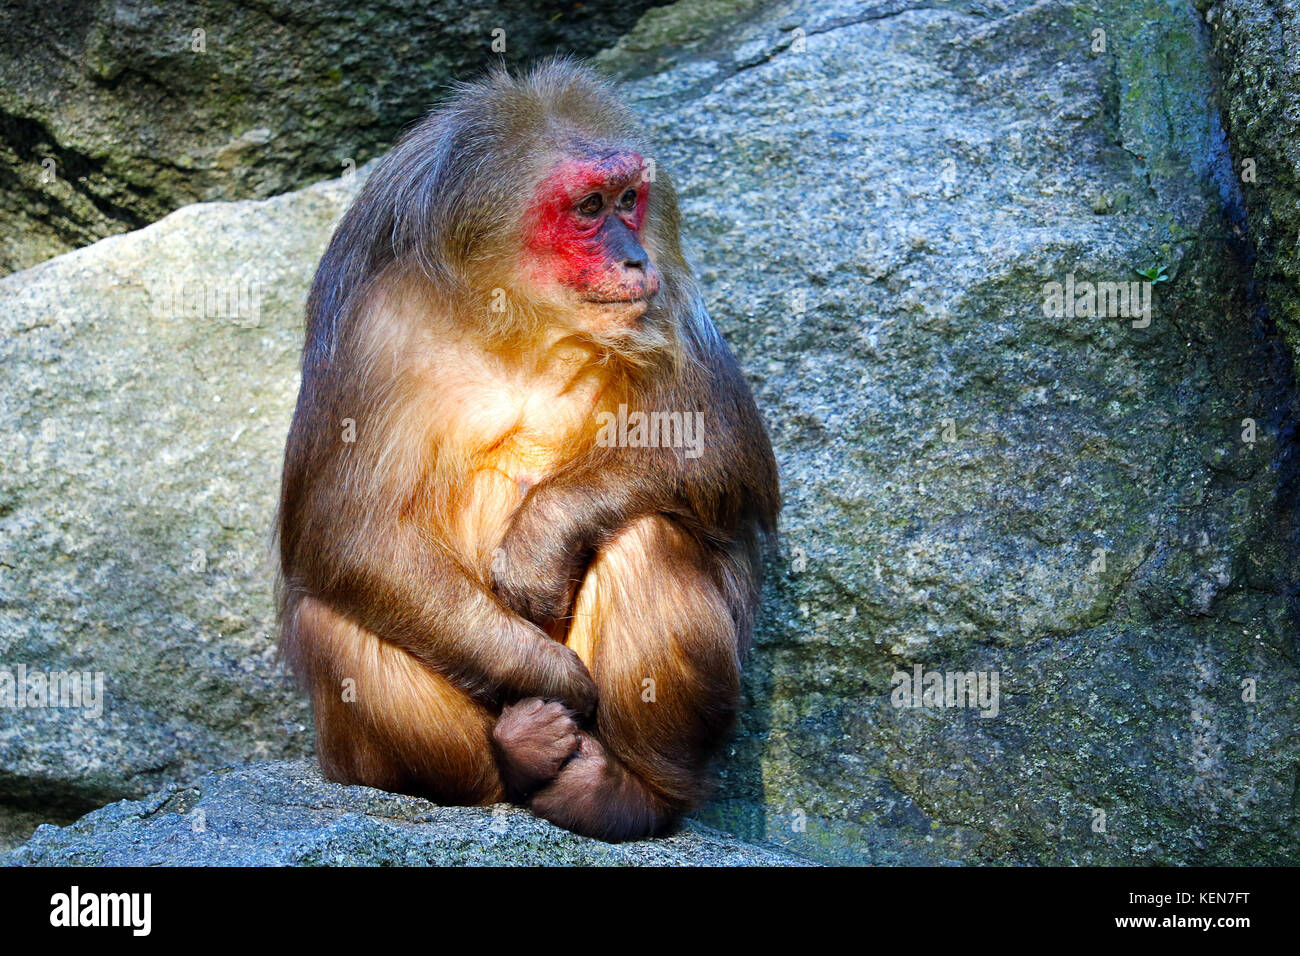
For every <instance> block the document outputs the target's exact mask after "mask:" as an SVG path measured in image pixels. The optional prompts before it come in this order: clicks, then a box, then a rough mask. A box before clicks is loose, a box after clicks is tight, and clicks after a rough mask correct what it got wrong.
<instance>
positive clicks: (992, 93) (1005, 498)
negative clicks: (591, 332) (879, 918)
mask: <svg viewBox="0 0 1300 956" xmlns="http://www.w3.org/2000/svg"><path fill="white" fill-rule="evenodd" d="M913 7H914V8H913ZM1099 30H1100V31H1103V34H1102V35H1101V37H1100V38H1099V36H1098V33H1097V31H1099ZM1099 39H1100V40H1101V41H1102V42H1101V43H1100V44H1099ZM1211 57H1212V53H1211V48H1210V39H1209V32H1208V30H1207V28H1206V26H1205V24H1204V23H1203V22H1202V21H1201V20H1200V18H1199V17H1198V16H1197V15H1196V13H1195V12H1194V11H1193V10H1192V9H1191V8H1189V7H1187V6H1185V5H1183V4H1181V3H1174V2H1170V3H1164V2H1145V3H1138V4H1131V3H1126V2H1121V0H1115V2H1101V3H1070V2H1039V3H1028V2H1005V3H1001V2H995V3H970V2H961V3H953V4H943V3H939V4H935V3H919V2H918V3H916V4H914V5H910V6H909V5H908V4H905V3H855V2H850V0H835V2H830V3H816V4H813V3H809V4H802V3H798V2H787V3H777V4H771V3H765V4H755V5H745V4H735V3H718V4H712V3H704V4H694V3H689V2H686V3H681V4H678V5H677V6H674V7H670V8H665V9H659V10H653V11H651V12H650V13H649V14H648V15H647V16H646V17H645V19H644V20H643V22H642V24H641V25H640V27H638V29H637V30H636V31H634V32H633V33H632V34H631V35H630V36H628V37H626V38H625V39H624V40H623V41H621V42H620V44H619V45H618V46H617V47H616V48H615V49H614V50H613V51H612V52H611V53H610V54H608V55H607V56H604V57H602V59H601V62H602V63H603V64H604V65H606V66H607V67H608V68H609V69H611V70H614V71H616V72H618V73H621V74H622V75H624V76H627V77H630V78H631V82H630V84H629V95H630V96H631V98H632V100H633V102H634V103H635V105H636V106H637V107H638V109H639V110H640V111H641V112H642V113H643V114H644V115H645V117H646V119H647V121H648V122H649V123H650V124H651V127H652V131H653V133H654V135H655V136H656V138H657V139H658V141H659V143H660V144H661V152H660V155H659V156H658V157H657V159H658V161H659V165H660V167H661V168H662V169H664V170H666V171H667V172H668V173H670V174H671V175H672V176H673V177H674V178H675V180H676V182H677V185H678V187H679V189H680V191H681V195H682V201H683V207H684V229H685V239H686V242H687V253H688V256H690V257H691V258H692V260H693V261H694V262H695V263H696V265H697V268H698V271H699V273H700V276H701V279H702V284H703V286H704V288H705V290H706V295H707V296H708V300H709V305H710V308H711V310H712V312H713V315H714V317H715V319H716V320H717V321H718V323H719V325H720V327H721V328H722V330H723V332H724V334H725V335H726V336H727V338H728V339H729V341H730V342H731V343H732V345H733V347H734V348H735V350H736V351H737V353H738V354H739V356H740V359H741V362H742V364H743V365H744V366H745V367H746V369H747V370H748V371H749V373H750V376H751V379H752V381H753V384H754V387H755V391H756V394H757V397H758V401H759V405H760V407H761V408H762V410H763V412H764V414H765V416H766V418H767V421H768V424H769V427H770V429H771V432H772V435H773V439H774V443H775V445H776V448H777V453H778V457H779V460H780V465H781V469H782V474H783V482H784V492H785V497H786V509H785V512H784V516H783V522H784V524H783V532H784V537H783V545H782V552H781V555H780V556H779V558H778V559H777V560H775V561H774V563H773V567H772V573H771V581H770V586H769V588H768V593H767V599H766V604H765V609H764V613H763V617H762V624H761V628H760V632H759V634H758V635H757V640H756V646H755V651H754V654H753V656H752V657H751V660H750V663H749V670H748V676H747V684H746V694H747V702H746V708H747V709H746V714H745V717H744V721H743V724H742V727H741V735H740V737H739V738H738V740H737V742H736V744H735V746H734V747H733V748H732V752H731V754H730V756H729V757H728V759H727V762H726V766H725V771H724V781H723V789H722V791H721V793H720V795H719V799H718V800H717V801H716V803H715V804H714V805H713V807H712V808H711V809H710V811H709V812H708V813H707V814H705V815H704V817H703V819H705V820H706V821H707V822H711V823H714V824H717V825H719V826H721V827H722V828H724V829H728V830H730V831H732V832H736V833H739V834H741V835H742V836H746V837H750V838H754V837H763V838H766V839H767V840H769V841H773V842H779V843H782V844H786V845H789V846H790V847H792V848H794V849H796V850H798V851H799V852H801V853H804V854H807V855H812V856H816V857H817V858H819V859H826V860H836V861H840V860H843V861H856V862H866V861H871V862H881V863H889V862H910V863H944V862H953V861H965V862H978V861H998V862H1070V863H1254V862H1287V861H1294V859H1295V858H1296V854H1297V852H1300V811H1298V808H1297V802H1296V793H1297V791H1298V790H1300V736H1298V735H1297V731H1296V728H1297V727H1298V726H1300V699H1298V697H1297V695H1298V694H1300V681H1298V680H1297V678H1298V677H1300V674H1298V673H1297V666H1296V655H1297V643H1296V634H1297V626H1296V617H1295V610H1296V609H1295V607H1294V600H1295V596H1294V593H1289V589H1291V588H1293V586H1294V584H1293V583H1294V581H1295V580H1296V577H1297V570H1298V568H1300V555H1298V554H1297V543H1296V542H1297V540H1298V537H1297V527H1296V512H1295V509H1296V504H1297V502H1296V495H1297V488H1298V485H1297V480H1296V479H1297V474H1296V461H1295V458H1294V442H1295V433H1294V427H1295V414H1296V409H1295V406H1294V404H1293V403H1294V398H1293V395H1294V381H1293V379H1292V370H1291V359H1290V355H1289V352H1288V350H1287V349H1286V348H1285V345H1284V342H1283V339H1282V337H1281V335H1280V334H1279V332H1278V330H1277V328H1276V327H1275V326H1274V324H1273V322H1272V321H1271V319H1270V318H1269V316H1268V315H1267V314H1265V310H1264V309H1263V308H1262V304H1261V302H1260V301H1259V300H1258V299H1256V298H1255V297H1254V296H1253V295H1252V286H1251V281H1250V280H1251V271H1250V270H1251V264H1250V261H1249V245H1248V243H1247V242H1244V241H1243V240H1242V238H1241V237H1242V236H1245V237H1246V238H1247V239H1249V228H1250V224H1249V222H1248V221H1246V220H1244V219H1243V218H1242V217H1241V212H1240V210H1241V208H1242V199H1241V192H1240V188H1239V184H1238V182H1237V179H1236V177H1235V176H1234V169H1233V164H1232V161H1231V160H1230V159H1229V156H1228V152H1227V141H1226V139H1225V135H1224V132H1223V129H1222V125H1221V123H1220V120H1219V117H1218V115H1217V114H1216V112H1215V110H1214V106H1213V104H1214V102H1215V100H1214V96H1213V86H1212V73H1211V67H1210V63H1211ZM353 185H354V183H352V182H341V183H331V184H323V185H321V186H319V187H315V188H313V189H310V190H307V191H305V192H303V193H299V194H295V195H292V196H287V197H283V198H282V199H277V200H274V201H271V202H267V203H244V204H233V205H213V206H201V207H194V208H190V209H186V210H182V211H181V212H180V213H178V214H176V215H174V216H172V217H169V218H168V219H166V220H164V221H163V222H161V223H159V224H157V225H156V226H153V227H150V228H148V229H145V230H142V231H141V232H139V233H135V234H132V235H130V236H124V237H120V238H116V239H113V240H108V241H106V242H103V243H100V244H97V245H96V246H93V247H90V248H88V249H85V250H82V251H80V252H78V253H74V254H73V255H70V256H64V257H61V258H59V259H56V260H54V261H52V262H50V263H47V264H45V265H43V266H41V267H38V268H35V269H31V270H28V271H26V272H24V273H20V274H18V275H14V276H11V277H9V278H7V279H5V280H0V296H2V297H3V300H4V306H3V309H0V367H2V368H3V369H4V376H5V381H6V389H5V390H4V392H3V395H2V396H0V401H2V402H3V406H2V408H0V410H3V412H4V413H5V420H6V421H7V422H9V423H10V424H9V428H8V430H7V431H6V433H5V440H6V441H7V442H9V443H10V447H8V448H6V455H5V460H6V463H7V464H6V467H5V469H4V471H3V472H0V602H2V603H0V610H2V611H3V616H2V617H0V663H3V664H6V665H9V666H12V665H13V664H14V663H16V662H20V661H21V662H26V663H27V664H28V665H29V666H43V667H47V668H73V667H76V668H81V669H96V668H97V669H102V670H104V671H106V672H107V681H108V707H107V709H106V712H105V717H104V718H103V719H102V720H101V721H99V722H95V723H90V722H86V721H85V720H84V718H83V717H80V716H78V715H77V714H75V713H68V712H56V711H47V712H35V711H27V712H13V711H6V710H3V709H0V801H3V802H4V803H7V804H9V805H12V806H16V807H20V808H30V807H32V806H47V805H49V803H50V802H51V801H53V800H55V799H56V798H66V801H67V802H68V804H69V805H70V806H72V808H73V809H77V810H80V809H85V807H86V805H87V804H88V803H89V802H92V801H93V800H94V799H101V800H102V799H109V798H111V797H118V796H138V795H139V794H140V793H143V792H145V791H146V790H147V789H156V788H157V786H159V785H161V784H162V783H163V782H164V781H166V780H169V779H177V780H185V779H192V778H193V774H194V773H195V772H196V770H197V769H198V768H199V767H201V766H203V765H205V764H208V765H214V764H219V763H226V762H229V761H232V760H236V759H250V758H265V757H276V756H280V755H289V754H293V753H302V752H305V750H306V747H307V745H308V734H307V733H306V725H307V722H308V718H307V715H306V713H305V711H304V709H303V707H302V705H301V704H300V703H299V702H298V701H297V699H296V697H295V695H293V694H292V692H291V691H290V690H289V688H288V687H287V686H286V685H285V684H284V683H283V682H282V681H281V680H280V679H278V678H277V677H276V676H275V671H274V668H273V665H272V659H271V658H272V651H271V641H270V639H269V627H270V611H269V593H270V587H269V580H270V574H269V570H268V569H267V568H266V567H265V563H264V556H265V553H266V550H265V541H266V535H267V529H268V528H269V526H270V519H271V514H272V510H273V502H274V487H275V479H276V472H277V469H278V465H279V455H280V448H281V442H282V440H283V433H284V429H285V427H286V426H287V423H288V418H289V412H290V403H291V400H292V396H293V393H294V389H295V385H296V379H295V377H294V371H293V369H294V358H295V355H296V350H297V346H298V336H299V335H300V331H299V329H300V325H299V323H300V317H299V309H300V307H301V302H302V299H303V297H304V295H305V291H306V286H307V281H308V278H309V276H310V273H311V269H312V267H313V265H314V261H315V256H316V255H317V254H318V252H319V250H320V248H321V247H322V245H323V243H324V241H325V239H326V233H327V231H328V223H329V221H330V219H331V218H332V217H333V216H334V215H336V214H337V212H338V211H339V210H340V209H341V208H342V206H343V204H344V202H345V201H346V198H347V195H348V194H349V192H350V190H351V189H352V188H353ZM1137 270H1143V271H1144V272H1145V273H1146V274H1148V275H1149V276H1151V277H1152V278H1153V279H1161V278H1162V277H1163V281H1157V282H1153V283H1152V286H1151V288H1150V293H1151V297H1152V298H1151V303H1152V304H1151V311H1150V315H1149V322H1148V321H1147V319H1146V318H1144V317H1143V316H1140V315H1137V316H1135V315H1115V314H1111V315H1101V316H1097V315H1087V314H1083V310H1081V309H1076V310H1075V312H1074V313H1073V314H1070V313H1065V314H1049V312H1050V309H1045V304H1050V303H1049V302H1048V296H1049V290H1050V287H1049V283H1053V282H1059V283H1065V282H1067V280H1068V277H1069V276H1070V275H1073V276H1074V277H1075V280H1076V281H1077V282H1079V283H1082V282H1116V283H1118V282H1129V281H1144V280H1143V276H1142V275H1141V274H1139V272H1138V271H1137ZM164 278H167V279H172V278H176V279H179V280H180V281H181V283H182V285H184V284H186V283H188V284H190V285H191V286H193V287H194V288H196V289H198V290H199V291H207V290H210V289H214V288H215V289H217V290H221V289H224V288H225V287H226V286H225V285H223V283H226V282H228V281H230V280H232V279H234V278H238V279H240V280H241V281H247V282H249V283H252V284H254V285H255V286H256V287H257V288H258V289H260V290H261V297H260V299H259V300H258V301H260V303H261V308H260V315H259V318H258V319H257V321H256V323H250V322H249V321H248V320H247V319H245V320H243V321H234V320H231V319H230V318H228V317H226V316H224V315H223V314H220V310H217V311H215V312H214V311H213V310H212V309H210V308H205V309H200V310H198V314H192V315H189V316H180V317H176V316H172V317H168V315H167V314H166V312H167V310H166V309H165V308H164V309H162V310H161V311H162V313H163V314H158V310H152V311H151V303H152V302H153V297H151V295H150V294H149V292H148V290H150V289H152V288H154V285H155V283H157V282H158V280H160V279H164ZM218 304H219V303H218ZM10 383H12V384H10ZM9 462H13V463H14V464H13V466H12V467H11V466H10V465H9V464H8V463H9ZM916 665H921V666H922V668H923V669H924V670H926V671H930V670H936V671H941V672H945V673H949V674H951V673H955V672H983V673H986V674H988V675H991V674H994V673H995V674H996V675H997V676H998V678H999V686H1000V698H999V703H998V709H997V714H996V716H989V717H983V716H981V711H980V710H979V709H978V708H961V709H940V708H910V707H909V708H898V707H895V706H892V703H891V689H892V686H893V677H894V675H895V673H897V672H904V673H910V672H911V671H912V669H913V667H914V666H916ZM985 712H988V709H987V708H986V709H985ZM79 721H81V722H79ZM47 832H48V831H42V833H47Z"/></svg>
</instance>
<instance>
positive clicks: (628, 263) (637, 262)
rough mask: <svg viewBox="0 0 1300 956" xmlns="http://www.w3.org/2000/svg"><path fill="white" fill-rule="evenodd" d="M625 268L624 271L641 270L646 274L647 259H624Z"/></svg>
mask: <svg viewBox="0 0 1300 956" xmlns="http://www.w3.org/2000/svg"><path fill="white" fill-rule="evenodd" d="M623 268H624V269H640V270H641V271H642V272H644V271H645V259H644V258H641V259H624V260H623Z"/></svg>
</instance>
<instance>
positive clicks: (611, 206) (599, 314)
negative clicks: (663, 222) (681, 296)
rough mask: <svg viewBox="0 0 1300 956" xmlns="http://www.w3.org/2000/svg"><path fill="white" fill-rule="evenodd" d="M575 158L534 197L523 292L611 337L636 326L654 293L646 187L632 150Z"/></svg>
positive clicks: (526, 222)
mask: <svg viewBox="0 0 1300 956" xmlns="http://www.w3.org/2000/svg"><path fill="white" fill-rule="evenodd" d="M573 152H574V153H576V155H568V156H566V157H565V158H563V159H562V160H561V161H559V162H557V163H555V164H554V165H553V166H552V167H551V168H550V170H549V171H548V172H547V173H546V174H545V176H544V177H543V178H542V180H541V182H540V183H539V184H538V186H537V187H536V188H535V189H534V191H533V193H532V198H531V201H530V205H529V208H528V210H527V213H526V215H525V216H524V219H523V243H522V247H523V253H522V257H521V262H520V266H521V269H520V274H521V277H522V278H523V283H522V285H523V287H524V288H525V289H526V290H527V291H528V293H529V294H530V295H531V296H533V297H535V298H543V299H548V300H551V301H553V302H556V303H558V304H560V305H561V306H562V307H564V308H565V310H566V311H568V312H569V313H570V314H572V315H573V316H574V320H575V321H576V322H577V323H579V324H582V325H586V326H589V327H590V330H591V331H594V332H605V333H608V332H613V331H616V330H617V329H618V328H619V327H621V326H626V325H630V324H632V323H635V322H636V321H637V320H638V319H640V318H641V316H642V315H644V314H645V312H646V309H647V308H648V307H649V304H650V302H651V300H652V299H653V298H654V296H655V295H656V294H657V293H658V292H659V284H660V277H659V269H658V267H657V266H656V264H655V261H654V257H652V256H651V254H650V253H649V252H648V251H647V250H646V247H645V246H644V245H642V242H641V234H642V231H643V228H644V226H645V222H646V214H647V210H648V207H649V200H650V189H651V183H650V181H649V175H648V170H647V165H646V163H645V161H644V160H643V159H642V157H641V154H640V153H637V152H635V151H634V150H631V149H620V148H618V147H613V148H606V149H602V150H591V151H586V152H584V151H581V150H574V151H573Z"/></svg>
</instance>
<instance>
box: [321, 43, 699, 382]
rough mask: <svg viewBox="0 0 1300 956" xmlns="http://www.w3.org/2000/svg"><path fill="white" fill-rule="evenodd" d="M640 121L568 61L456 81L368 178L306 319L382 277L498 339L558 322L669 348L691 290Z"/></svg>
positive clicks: (647, 348) (619, 343)
mask: <svg viewBox="0 0 1300 956" xmlns="http://www.w3.org/2000/svg"><path fill="white" fill-rule="evenodd" d="M639 129H640V124H639V122H638V121H637V119H636V117H635V116H634V115H633V114H632V113H631V112H630V111H629V110H627V109H626V108H625V107H624V106H623V105H622V104H621V103H620V102H619V100H618V97H617V95H616V93H615V91H614V89H613V87H611V86H610V84H608V83H606V82H605V81H603V80H602V79H600V78H599V76H597V75H596V74H595V73H594V72H593V71H591V70H589V69H587V68H585V67H582V66H580V65H578V64H576V63H573V62H570V61H568V60H563V59H560V60H549V61H545V62H543V63H541V64H539V65H538V66H536V67H534V68H533V69H532V70H531V71H529V72H527V73H524V74H522V75H513V74H510V73H508V72H506V71H505V70H500V71H497V72H494V73H492V74H490V75H489V76H487V77H485V78H484V79H482V80H480V81H477V82H474V83H468V84H464V85H462V86H460V87H459V88H458V89H457V90H456V92H455V94H454V95H453V96H452V97H451V98H450V99H449V100H448V101H447V102H446V103H445V104H444V105H443V106H442V107H440V108H439V109H437V110H435V111H434V112H432V113H430V114H429V115H428V116H427V117H425V119H424V120H423V121H422V122H421V123H420V124H419V125H418V126H417V127H415V128H414V129H413V130H411V132H410V133H408V134H407V135H406V136H405V137H403V139H402V141H401V142H400V143H398V144H397V146H396V147H395V148H394V149H393V151H392V152H391V153H390V154H389V155H388V157H387V158H386V159H385V160H384V161H383V163H382V164H381V165H380V166H379V167H378V168H377V169H376V170H375V171H374V172H373V173H372V174H371V176H370V179H369V180H368V181H367V183H366V186H365V188H364V191H363V193H362V195H361V196H360V197H359V198H358V200H357V202H356V203H354V204H353V206H352V208H351V209H350V210H349V212H348V214H347V216H346V217H345V219H344V221H343V223H342V225H341V226H340V228H339V230H338V232H337V233H336V235H335V238H334V242H333V243H332V244H331V249H330V252H329V253H328V254H327V256H326V261H325V262H323V263H322V268H321V271H320V272H319V273H318V274H317V280H316V286H315V287H314V292H313V294H314V295H315V296H316V297H317V299H316V300H314V301H315V302H316V304H315V305H314V306H313V308H312V310H311V314H313V315H321V316H324V317H329V316H331V315H336V314H339V313H342V312H344V311H346V310H345V304H344V303H345V299H346V297H348V296H364V295H366V294H367V291H366V290H368V289H370V288H373V287H375V281H373V280H378V279H379V278H380V276H382V275H394V276H401V277H403V279H404V280H405V279H413V280H414V281H417V282H423V283H424V285H425V287H426V289H427V290H428V291H429V293H430V295H431V298H432V300H433V301H435V302H436V303H438V304H437V305H436V306H431V308H440V309H448V310H453V311H454V312H455V314H456V315H457V316H458V317H459V319H460V320H461V321H462V322H463V323H464V324H466V325H467V326H469V327H472V328H475V329H478V330H479V331H480V332H481V334H483V335H485V336H487V337H490V338H493V339H496V340H515V339H518V338H519V337H521V336H525V337H526V336H539V335H542V334H551V333H553V332H555V331H557V330H558V332H559V333H561V334H576V335H578V336H584V337H587V338H589V339H591V340H593V341H594V342H596V343H598V344H599V345H601V346H602V347H605V348H607V349H609V350H610V351H613V352H618V353H621V354H624V355H626V356H628V357H636V356H639V355H650V354H652V353H656V352H660V353H661V352H662V350H663V349H665V348H671V347H672V345H673V343H674V341H675V333H674V328H675V326H674V321H675V320H674V316H679V315H681V314H683V311H684V310H683V301H684V299H686V298H688V297H690V296H692V295H695V294H696V293H695V291H694V287H693V285H692V284H691V278H690V270H689V268H688V267H687V265H686V262H685V260H684V258H683V257H682V254H681V247H680V244H679V241H678V237H677V223H678V214H677V199H676V195H675V193H674V191H673V187H672V183H671V182H670V181H669V179H668V177H667V176H666V175H664V174H663V172H662V170H658V171H657V172H656V170H655V166H654V164H653V163H652V162H651V161H649V160H646V159H644V158H643V157H645V156H647V155H649V153H648V148H647V147H646V145H645V144H644V142H643V141H642V139H641V135H640V132H639ZM687 311H688V310H687Z"/></svg>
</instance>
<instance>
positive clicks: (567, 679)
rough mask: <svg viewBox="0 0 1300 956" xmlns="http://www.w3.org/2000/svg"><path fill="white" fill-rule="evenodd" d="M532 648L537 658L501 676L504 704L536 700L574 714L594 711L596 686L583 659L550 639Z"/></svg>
mask: <svg viewBox="0 0 1300 956" xmlns="http://www.w3.org/2000/svg"><path fill="white" fill-rule="evenodd" d="M524 626H526V625H524ZM535 646H536V647H537V649H538V650H537V653H536V654H529V655H528V658H526V659H525V660H522V661H518V662H515V663H514V666H513V667H511V668H510V673H507V674H504V675H502V677H501V680H500V682H499V684H498V686H499V687H500V689H501V691H502V692H503V695H504V697H505V698H506V702H507V703H509V702H513V701H516V700H522V699H524V698H528V697H539V698H541V699H543V700H558V701H563V702H564V703H565V704H567V705H568V706H569V707H570V708H571V709H572V710H573V711H574V712H575V713H578V714H581V715H583V716H587V715H590V714H591V713H592V712H593V711H594V710H595V709H596V699H597V691H596V682H595V681H594V680H592V679H591V673H590V672H589V671H588V670H587V665H586V664H584V663H582V658H580V657H579V656H578V655H577V654H575V653H574V652H573V651H572V650H570V649H569V648H568V647H565V646H564V645H563V644H561V643H560V642H559V641H553V640H551V639H550V638H546V639H545V640H543V641H540V642H538V643H537V644H536V645H535Z"/></svg>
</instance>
